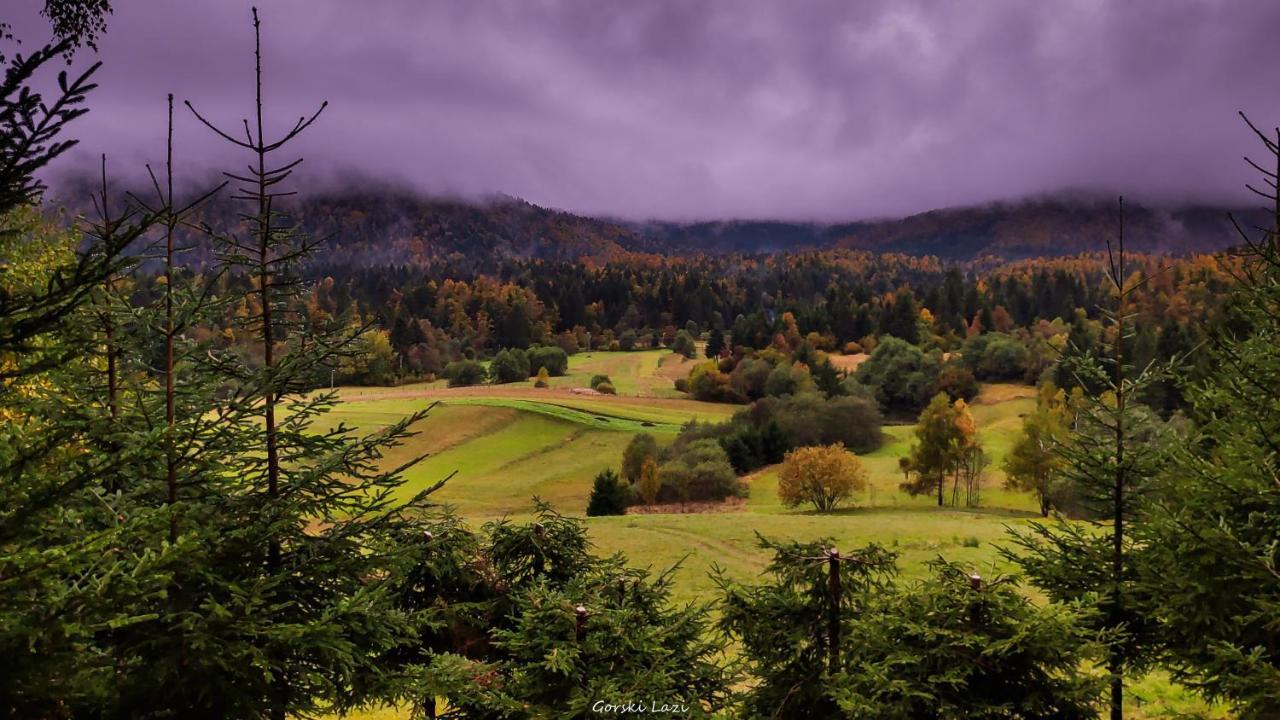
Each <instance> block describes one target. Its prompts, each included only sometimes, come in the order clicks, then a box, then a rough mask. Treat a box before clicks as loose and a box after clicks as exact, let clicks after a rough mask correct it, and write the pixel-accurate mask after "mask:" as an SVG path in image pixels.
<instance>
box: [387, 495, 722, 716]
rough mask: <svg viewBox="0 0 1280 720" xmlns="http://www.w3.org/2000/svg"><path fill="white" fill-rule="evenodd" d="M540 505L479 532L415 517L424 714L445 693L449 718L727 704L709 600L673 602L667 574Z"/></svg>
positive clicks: (411, 594) (412, 595)
mask: <svg viewBox="0 0 1280 720" xmlns="http://www.w3.org/2000/svg"><path fill="white" fill-rule="evenodd" d="M535 504H536V506H537V515H536V517H535V518H534V520H533V521H532V522H529V523H523V524H517V523H514V522H511V521H508V520H502V521H497V522H492V523H488V524H486V525H485V526H484V527H483V528H481V531H480V532H479V533H474V532H472V531H471V530H469V529H467V528H466V527H465V526H464V525H462V524H461V523H460V522H459V521H458V520H457V519H456V517H454V516H452V515H451V514H449V513H447V512H444V513H438V514H432V515H429V516H427V517H424V518H422V519H421V520H419V521H418V525H419V527H421V528H423V531H422V532H420V533H417V536H418V537H419V538H420V539H419V540H418V542H417V548H418V552H417V553H416V555H415V558H414V560H413V561H412V562H411V563H410V566H409V567H408V568H405V569H402V570H400V571H398V572H397V573H396V575H397V576H398V577H401V578H404V580H403V581H401V582H400V583H399V584H398V587H397V590H396V595H397V597H398V598H400V600H401V602H402V604H403V605H404V606H406V607H410V608H412V609H414V610H416V611H418V612H420V613H422V614H423V615H424V616H425V618H426V622H424V623H423V625H422V627H423V633H422V636H421V645H420V650H421V651H422V654H421V655H418V656H414V655H412V654H404V655H402V656H401V660H402V661H403V662H405V663H406V667H408V668H410V669H413V668H415V667H416V669H417V672H413V673H411V675H412V677H414V678H415V681H416V683H417V684H416V685H414V686H413V688H414V690H413V692H414V693H415V694H414V695H413V697H412V700H413V704H414V705H416V706H417V708H418V710H419V711H420V712H421V713H422V714H423V715H425V716H426V717H435V716H436V712H437V708H438V704H439V703H438V698H442V699H444V700H445V701H446V702H447V704H448V707H449V715H448V717H451V718H452V717H457V718H493V717H513V718H543V717H557V718H589V717H598V716H599V715H600V714H601V711H600V709H599V708H598V707H595V705H596V703H599V702H613V701H618V700H626V699H636V700H642V701H645V702H649V701H661V702H667V703H673V704H680V705H684V706H686V707H687V710H686V711H684V712H680V713H674V714H678V715H681V716H687V717H708V716H710V714H711V713H712V712H714V711H716V710H718V709H720V708H721V707H722V706H723V705H724V704H725V702H726V699H727V696H728V689H729V685H730V682H731V681H732V676H731V675H730V674H729V673H728V672H727V671H726V670H725V668H724V667H723V666H722V665H721V664H720V662H719V660H720V655H721V653H722V652H723V644H722V642H721V641H720V640H718V639H716V638H715V637H714V636H713V634H712V633H711V628H710V615H709V612H708V608H707V607H706V606H704V605H697V604H689V605H685V604H680V605H677V604H675V603H673V602H672V601H671V588H672V580H673V574H672V572H670V571H669V572H666V573H663V574H661V575H658V576H656V577H650V576H649V574H648V573H647V572H646V571H640V570H635V569H631V568H628V567H627V566H626V564H625V562H624V559H623V558H622V557H621V556H613V557H609V558H600V557H596V556H594V555H593V554H592V553H591V552H590V543H589V542H588V539H587V535H586V530H585V528H584V527H583V524H582V522H581V521H578V520H574V519H572V518H567V517H564V516H562V515H559V514H558V513H556V512H554V511H553V510H552V509H551V508H550V507H548V506H547V505H545V504H543V503H541V502H537V501H536V499H535ZM406 539H409V538H406ZM659 714H660V715H661V714H662V713H659ZM668 714H671V713H668Z"/></svg>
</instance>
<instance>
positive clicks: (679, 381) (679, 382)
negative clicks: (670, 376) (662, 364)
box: [674, 378, 689, 393]
mask: <svg viewBox="0 0 1280 720" xmlns="http://www.w3.org/2000/svg"><path fill="white" fill-rule="evenodd" d="M674 385H675V388H676V391H677V392H682V393H687V392H689V378H676V381H675V383H674Z"/></svg>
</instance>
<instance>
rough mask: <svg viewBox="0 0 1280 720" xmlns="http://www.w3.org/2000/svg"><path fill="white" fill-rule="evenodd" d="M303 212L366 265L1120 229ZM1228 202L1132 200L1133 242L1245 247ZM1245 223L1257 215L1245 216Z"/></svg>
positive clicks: (1027, 205) (347, 199) (1061, 221)
mask: <svg viewBox="0 0 1280 720" xmlns="http://www.w3.org/2000/svg"><path fill="white" fill-rule="evenodd" d="M301 210H302V211H301V213H300V217H301V218H302V219H303V222H304V224H305V225H306V226H307V227H308V228H309V229H310V230H312V231H313V232H315V233H331V234H333V235H335V237H337V238H338V239H339V242H338V246H339V247H338V248H335V249H334V251H335V252H336V253H338V254H340V255H347V254H348V253H349V254H350V255H351V257H352V259H353V260H354V261H356V262H359V263H362V264H383V263H396V262H415V261H422V260H425V259H430V258H432V257H441V256H444V255H448V254H449V253H460V254H462V255H464V256H467V257H471V258H475V257H478V256H485V255H491V254H499V255H505V256H517V257H540V258H554V259H565V258H574V257H584V256H586V257H592V258H595V259H598V260H608V259H610V258H613V257H617V256H618V255H619V254H621V253H627V252H641V253H655V254H665V255H683V254H690V253H775V252H787V251H792V250H800V249H807V248H831V247H839V248H848V249H858V250H870V251H874V252H899V253H905V254H909V255H936V256H938V257H939V258H942V259H945V260H971V259H974V258H978V257H984V256H992V257H996V258H1000V259H1005V260H1013V259H1021V258H1027V257H1037V256H1055V255H1075V254H1078V253H1081V252H1092V251H1096V250H1100V249H1102V248H1103V246H1104V244H1105V242H1106V240H1107V239H1109V238H1114V237H1115V233H1116V219H1117V213H1116V205H1115V203H1114V202H1111V201H1098V200H1057V199H1048V200H1035V201H1025V202H1010V203H998V204H992V205H985V206H979V207H968V208H954V209H945V210H933V211H930V212H926V213H921V214H919V215H912V216H910V217H906V218H901V219H891V220H876V221H865V222H852V223H841V224H825V225H824V224H819V223H804V222H781V221H778V222H773V221H752V220H728V221H717V222H697V223H672V222H644V223H636V222H624V221H614V220H607V219H598V218H590V217H583V216H579V215H574V214H572V213H566V212H558V211H553V210H547V209H545V208H541V207H538V206H536V205H531V204H529V203H526V202H523V201H520V200H514V199H502V200H498V201H494V202H491V203H487V204H475V203H463V202H460V201H445V200H434V199H421V198H415V197H412V196H409V195H376V196H367V195H334V196H323V197H317V198H314V199H312V200H309V201H307V202H306V203H304V205H303V206H302V208H301ZM1228 212H1229V210H1228V209H1227V208H1223V207H1210V206H1204V205H1186V206H1179V207H1161V208H1153V207H1145V206H1141V205H1137V204H1131V205H1127V206H1126V211H1125V237H1126V244H1127V245H1128V247H1129V248H1131V249H1133V250H1135V251H1141V252H1157V253H1188V252H1205V251H1214V250H1220V249H1223V248H1225V247H1228V246H1230V245H1232V244H1235V243H1236V242H1237V237H1236V235H1235V232H1234V230H1233V229H1232V227H1231V223H1230V220H1229V219H1228ZM1243 219H1244V220H1247V221H1250V222H1252V221H1257V220H1259V218H1257V217H1256V213H1254V212H1253V211H1245V212H1244V218H1243Z"/></svg>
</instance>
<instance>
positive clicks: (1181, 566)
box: [1137, 118, 1280, 718]
mask: <svg viewBox="0 0 1280 720" xmlns="http://www.w3.org/2000/svg"><path fill="white" fill-rule="evenodd" d="M1246 122H1248V120H1247V118H1246ZM1249 126H1250V128H1251V129H1252V130H1254V132H1255V134H1256V135H1257V136H1258V138H1259V139H1260V140H1261V142H1262V143H1263V145H1264V147H1265V149H1266V151H1267V152H1268V153H1269V154H1270V156H1271V157H1270V158H1269V163H1268V165H1269V166H1270V167H1272V168H1275V169H1270V170H1268V169H1265V168H1263V167H1261V166H1259V165H1258V164H1256V163H1251V164H1253V167H1254V168H1255V169H1257V170H1259V171H1260V172H1262V173H1263V174H1264V176H1265V177H1266V178H1267V179H1268V181H1269V183H1270V185H1269V188H1268V189H1267V191H1266V192H1262V193H1261V194H1262V195H1263V196H1264V197H1265V198H1266V199H1267V200H1268V201H1269V202H1270V203H1271V208H1270V211H1271V222H1270V223H1269V226H1267V227H1263V228H1258V232H1254V233H1250V232H1248V231H1247V230H1246V229H1245V228H1243V227H1240V234H1241V241H1242V253H1243V255H1244V258H1245V260H1246V265H1245V271H1244V272H1243V273H1242V274H1241V276H1240V278H1239V281H1240V286H1241V291H1240V294H1239V296H1238V297H1237V301H1236V302H1235V303H1234V312H1235V313H1236V317H1235V322H1233V323H1230V324H1228V325H1227V326H1226V327H1223V328H1222V329H1220V330H1218V331H1217V332H1215V333H1214V334H1213V335H1212V336H1211V344H1210V345H1209V347H1208V348H1207V349H1206V351H1205V352H1206V355H1207V358H1206V360H1207V364H1208V365H1209V366H1210V367H1214V368H1216V371H1215V372H1213V373H1212V374H1210V375H1209V376H1207V377H1206V379H1205V380H1204V381H1203V383H1201V384H1196V385H1191V386H1190V387H1187V388H1186V392H1187V393H1188V394H1189V395H1190V399H1191V402H1192V406H1193V408H1194V410H1195V414H1196V416H1197V417H1200V418H1203V420H1204V422H1203V424H1202V425H1201V426H1200V427H1199V430H1198V432H1197V433H1196V435H1194V436H1193V438H1192V441H1191V442H1185V443H1179V445H1178V447H1179V450H1178V452H1177V453H1176V454H1175V456H1174V459H1173V462H1172V467H1171V468H1170V471H1169V472H1168V473H1167V481H1166V482H1165V483H1163V484H1162V485H1161V487H1160V488H1159V492H1158V493H1157V494H1156V497H1155V501H1154V502H1152V503H1151V505H1150V509H1151V516H1150V519H1149V521H1148V522H1147V523H1145V524H1144V525H1142V526H1140V527H1139V528H1137V532H1138V534H1139V538H1140V541H1141V542H1142V543H1143V545H1144V546H1145V547H1146V548H1147V549H1146V550H1145V554H1144V557H1143V563H1142V564H1141V566H1140V568H1141V570H1142V572H1141V577H1140V581H1141V585H1142V587H1143V588H1144V590H1145V593H1146V594H1147V595H1148V596H1149V597H1150V598H1151V599H1152V602H1153V605H1154V607H1153V608H1152V609H1151V612H1152V613H1153V614H1154V615H1155V616H1156V618H1157V619H1159V621H1160V622H1161V625H1162V630H1163V633H1162V639H1163V640H1164V641H1165V643H1166V647H1167V656H1168V659H1169V660H1170V661H1171V664H1172V666H1173V668H1174V670H1175V672H1176V673H1177V675H1178V676H1179V677H1180V678H1182V679H1183V680H1185V681H1187V682H1188V683H1190V684H1192V685H1193V686H1196V687H1199V688H1201V689H1203V690H1204V691H1206V692H1207V693H1209V694H1210V695H1211V696H1213V697H1216V698H1219V699H1222V700H1225V701H1227V702H1229V703H1230V704H1231V705H1232V706H1234V709H1235V711H1236V712H1237V713H1238V716H1239V717H1242V718H1265V717H1273V716H1275V715H1277V714H1278V713H1280V653H1278V652H1277V648H1278V647H1280V628H1278V627H1277V625H1276V622H1275V620H1276V618H1277V617H1280V570H1278V569H1277V568H1278V558H1277V554H1276V548H1277V543H1278V542H1280V484H1278V483H1277V481H1276V478H1277V472H1278V470H1277V469H1278V468H1280V448H1278V446H1277V441H1278V439H1280V353H1277V351H1276V349H1277V347H1280V234H1278V233H1280V199H1277V197H1276V191H1275V189H1274V188H1275V184H1274V183H1275V179H1276V172H1277V170H1280V145H1277V143H1280V137H1275V136H1272V135H1270V134H1266V133H1263V132H1259V131H1258V129H1257V128H1256V127H1254V126H1253V124H1252V123H1250V124H1249ZM1238 227H1239V226H1238Z"/></svg>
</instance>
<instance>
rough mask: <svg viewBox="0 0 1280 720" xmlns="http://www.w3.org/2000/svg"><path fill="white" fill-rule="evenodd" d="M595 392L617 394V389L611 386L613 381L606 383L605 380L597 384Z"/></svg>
mask: <svg viewBox="0 0 1280 720" xmlns="http://www.w3.org/2000/svg"><path fill="white" fill-rule="evenodd" d="M596 392H598V393H600V394H601V395H617V394H618V391H617V389H616V388H614V387H613V383H607V382H604V383H600V384H599V385H597V386H596Z"/></svg>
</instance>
